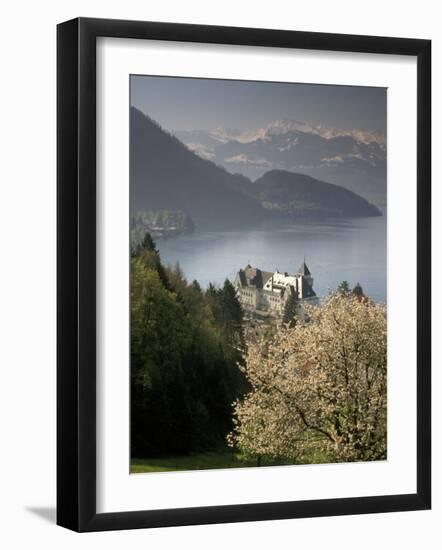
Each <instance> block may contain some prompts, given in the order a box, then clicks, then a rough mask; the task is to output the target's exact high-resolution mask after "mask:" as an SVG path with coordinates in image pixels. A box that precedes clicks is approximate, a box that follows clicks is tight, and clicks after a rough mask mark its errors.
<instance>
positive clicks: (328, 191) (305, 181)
mask: <svg viewBox="0 0 442 550" xmlns="http://www.w3.org/2000/svg"><path fill="white" fill-rule="evenodd" d="M241 185H242V189H243V190H244V191H246V192H247V193H249V194H250V195H251V196H254V197H256V198H257V199H259V201H260V202H261V204H262V205H263V206H264V208H266V209H268V210H270V211H273V212H280V213H281V214H282V215H288V216H290V217H294V218H299V217H302V218H305V217H324V216H327V217H362V216H380V215H381V213H380V211H379V210H378V209H377V208H376V207H375V206H374V205H372V204H370V203H369V202H368V201H366V200H365V199H364V198H362V197H360V196H359V195H356V193H353V192H352V191H348V190H347V189H344V188H343V187H339V186H338V185H334V184H331V183H326V182H324V181H320V180H317V179H314V178H312V177H310V176H306V175H305V174H296V173H293V172H286V171H284V170H271V171H270V172H267V173H266V174H264V176H262V177H261V178H259V179H258V180H257V181H256V182H254V183H247V180H246V179H245V178H244V179H243V180H242V184H241Z"/></svg>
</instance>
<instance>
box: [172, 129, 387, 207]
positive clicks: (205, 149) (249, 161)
mask: <svg viewBox="0 0 442 550" xmlns="http://www.w3.org/2000/svg"><path fill="white" fill-rule="evenodd" d="M175 135H176V136H177V137H178V138H179V139H180V140H181V141H183V142H184V143H185V144H186V145H187V146H188V147H189V149H191V150H192V151H195V152H196V153H197V154H198V155H200V156H201V157H203V158H208V159H211V160H213V161H214V162H216V163H217V164H219V165H220V166H224V168H226V169H227V170H229V171H230V172H232V173H235V172H240V173H241V174H243V175H245V176H247V177H249V178H251V179H256V178H258V177H261V176H262V175H263V174H264V173H265V172H266V171H268V170H271V169H278V170H287V171H290V172H302V173H305V174H308V175H310V176H312V177H315V178H318V179H323V180H325V181H330V182H332V183H335V184H337V185H340V186H343V187H345V188H347V189H349V190H351V191H354V192H355V193H358V194H359V195H362V196H363V197H365V198H367V199H368V200H370V201H374V202H376V203H377V204H380V205H384V204H385V201H386V173H387V172H386V143H385V136H384V134H382V132H375V131H364V130H351V131H341V130H336V129H331V128H324V127H320V126H317V127H315V126H310V125H308V124H306V123H303V122H299V121H275V122H273V123H271V124H269V125H268V126H267V127H266V128H258V129H256V130H249V131H247V132H239V131H238V130H231V129H225V128H217V129H215V130H213V131H209V132H207V131H206V132H205V131H179V132H175Z"/></svg>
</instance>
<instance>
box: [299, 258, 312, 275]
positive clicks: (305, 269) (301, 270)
mask: <svg viewBox="0 0 442 550" xmlns="http://www.w3.org/2000/svg"><path fill="white" fill-rule="evenodd" d="M298 273H299V274H300V275H305V276H307V277H309V276H310V275H311V273H310V270H309V268H308V267H307V264H306V263H305V259H304V261H303V262H302V264H301V267H300V268H299V269H298Z"/></svg>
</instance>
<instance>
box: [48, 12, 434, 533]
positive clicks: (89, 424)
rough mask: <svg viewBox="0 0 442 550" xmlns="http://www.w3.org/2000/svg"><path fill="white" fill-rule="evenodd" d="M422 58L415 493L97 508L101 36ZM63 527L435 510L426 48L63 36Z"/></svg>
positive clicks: (96, 32) (150, 25)
mask: <svg viewBox="0 0 442 550" xmlns="http://www.w3.org/2000/svg"><path fill="white" fill-rule="evenodd" d="M97 37H117V38H133V39H151V40H166V41H180V42H197V43H207V44H229V45H247V46H267V47H273V48H281V47H284V48H301V49H309V50H325V51H337V52H358V53H377V54H396V55H405V56H415V57H416V58H417V83H418V89H417V220H418V234H417V327H418V328H417V357H416V367H417V394H416V399H417V434H416V436H417V471H416V480H417V491H416V493H415V494H398V495H385V496H373V497H360V498H359V497H358V498H338V499H326V500H309V501H293V502H272V503H260V504H241V505H226V506H209V507H198V508H181V509H166V510H140V511H135V512H118V513H97V512H96V474H97V468H96V320H97V318H96V291H97V283H96V265H95V264H96V239H95V235H96V39H97ZM57 47H58V59H57V71H58V75H57V93H58V99H57V141H58V146H57V160H58V167H57V180H58V242H57V253H58V263H57V280H58V291H57V316H58V337H57V346H58V352H57V364H58V367H57V378H58V380H57V415H58V419H57V523H58V524H59V525H61V526H64V527H66V528H69V529H72V530H75V531H104V530H111V529H134V528H146V527H163V526H176V525H195V524H209V523H224V522H242V521H257V520H274V519H286V518H302V517H319V516H327V515H346V514H367V513H379V512H396V511H409V510H425V509H429V508H430V506H431V418H430V410H431V372H430V360H431V356H430V353H431V352H430V349H431V342H430V338H431V337H430V333H431V332H430V322H431V314H430V298H431V271H430V270H431V263H430V262H431V260H430V246H431V240H430V239H431V236H430V227H431V218H430V215H431V208H430V200H431V187H430V186H431V174H430V166H431V42H430V41H429V40H417V39H408V38H387V37H375V36H353V35H338V34H324V33H312V32H295V31H283V30H263V29H253V28H231V27H217V26H202V25H187V24H186V25H185V24H171V23H159V22H139V21H120V20H106V19H88V18H79V19H74V20H71V21H67V22H64V23H61V24H60V25H58V28H57Z"/></svg>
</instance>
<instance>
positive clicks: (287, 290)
mask: <svg viewBox="0 0 442 550" xmlns="http://www.w3.org/2000/svg"><path fill="white" fill-rule="evenodd" d="M234 286H235V288H236V291H237V295H238V299H239V301H240V302H241V305H242V306H243V308H244V310H245V312H246V313H248V314H249V315H250V316H253V317H258V318H262V319H265V318H274V319H281V318H282V317H283V315H284V308H285V305H286V303H287V300H288V299H289V298H290V296H292V295H294V297H295V298H296V301H297V306H298V310H299V315H300V316H301V317H302V316H303V307H302V306H303V305H305V304H309V305H318V304H319V299H318V297H317V295H316V293H315V291H314V290H313V277H312V274H311V273H310V270H309V268H308V267H307V264H306V263H305V260H304V261H303V262H302V265H301V267H300V268H299V269H298V271H297V273H294V274H292V275H291V274H289V273H287V272H285V273H280V272H279V271H275V272H271V271H264V270H262V269H259V268H258V267H252V266H251V265H250V264H249V265H247V266H246V267H245V268H244V269H240V270H239V271H238V273H237V274H236V277H235V281H234Z"/></svg>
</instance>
